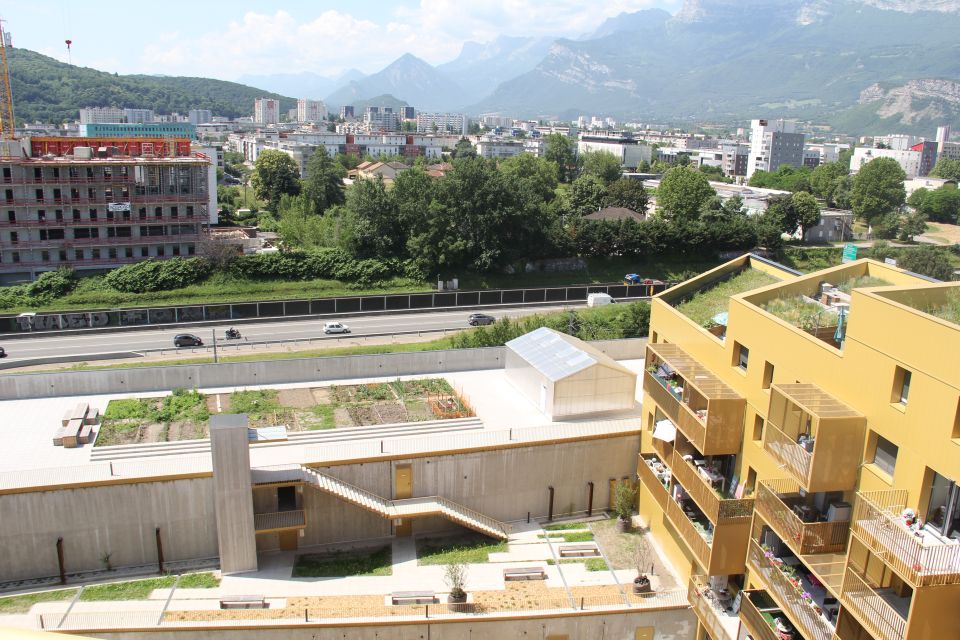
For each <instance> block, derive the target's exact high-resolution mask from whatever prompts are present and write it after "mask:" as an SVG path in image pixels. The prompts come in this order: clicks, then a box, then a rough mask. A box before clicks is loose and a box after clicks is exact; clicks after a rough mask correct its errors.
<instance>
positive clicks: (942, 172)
mask: <svg viewBox="0 0 960 640" xmlns="http://www.w3.org/2000/svg"><path fill="white" fill-rule="evenodd" d="M930 177H932V178H945V179H947V180H958V181H960V160H950V159H949V158H941V159H939V160H937V164H936V166H934V167H933V171H931V172H930Z"/></svg>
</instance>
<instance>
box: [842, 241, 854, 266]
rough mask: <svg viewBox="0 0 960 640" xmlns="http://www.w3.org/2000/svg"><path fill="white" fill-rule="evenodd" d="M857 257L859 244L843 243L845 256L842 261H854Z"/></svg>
mask: <svg viewBox="0 0 960 640" xmlns="http://www.w3.org/2000/svg"><path fill="white" fill-rule="evenodd" d="M856 259H857V245H855V244H849V243H848V244H845V245H843V257H842V258H841V260H840V261H841V262H853V261H854V260H856Z"/></svg>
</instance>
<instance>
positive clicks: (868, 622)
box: [842, 565, 946, 640]
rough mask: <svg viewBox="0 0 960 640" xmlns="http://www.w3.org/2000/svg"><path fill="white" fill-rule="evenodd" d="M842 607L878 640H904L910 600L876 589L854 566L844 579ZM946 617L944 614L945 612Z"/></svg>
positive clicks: (888, 591)
mask: <svg viewBox="0 0 960 640" xmlns="http://www.w3.org/2000/svg"><path fill="white" fill-rule="evenodd" d="M842 594H843V606H844V609H846V610H847V611H849V612H850V613H851V614H853V616H854V617H856V618H857V621H858V622H859V623H860V624H861V626H863V627H864V628H865V629H866V630H867V631H869V632H870V634H871V635H872V636H873V637H874V638H876V639H877V640H904V638H906V636H907V617H908V615H909V611H910V598H909V597H907V598H904V597H900V596H897V595H896V594H895V593H894V592H893V590H892V589H889V588H887V589H877V588H874V587H873V586H871V585H870V584H869V583H868V582H867V581H866V580H865V579H864V578H863V576H862V575H861V574H860V572H859V569H857V568H856V566H855V565H850V566H848V567H847V572H846V573H845V574H844V576H843V588H842ZM944 613H946V612H944Z"/></svg>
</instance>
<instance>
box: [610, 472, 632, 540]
mask: <svg viewBox="0 0 960 640" xmlns="http://www.w3.org/2000/svg"><path fill="white" fill-rule="evenodd" d="M636 497H637V491H636V489H634V488H633V485H632V484H630V483H629V482H627V481H621V482H619V483H618V484H617V490H616V492H615V493H614V496H613V501H614V504H613V512H614V513H616V514H617V531H619V532H620V533H626V532H627V531H629V530H630V525H631V518H632V517H633V504H634V502H635V501H636Z"/></svg>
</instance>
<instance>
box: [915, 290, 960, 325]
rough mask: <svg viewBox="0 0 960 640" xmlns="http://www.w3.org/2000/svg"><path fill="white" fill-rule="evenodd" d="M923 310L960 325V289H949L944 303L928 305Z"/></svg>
mask: <svg viewBox="0 0 960 640" xmlns="http://www.w3.org/2000/svg"><path fill="white" fill-rule="evenodd" d="M923 311H924V312H926V313H929V314H930V315H932V316H936V317H938V318H940V319H941V320H946V321H947V322H952V323H953V324H957V325H960V289H953V290H951V291H948V292H947V296H946V298H945V300H944V302H943V304H941V305H933V306H930V307H927V308H926V309H923Z"/></svg>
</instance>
